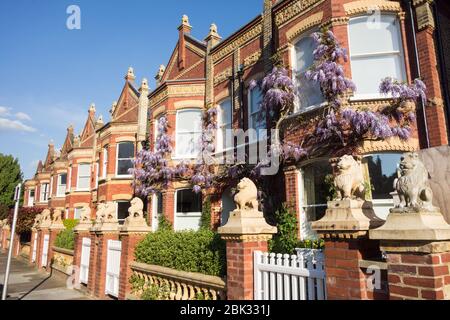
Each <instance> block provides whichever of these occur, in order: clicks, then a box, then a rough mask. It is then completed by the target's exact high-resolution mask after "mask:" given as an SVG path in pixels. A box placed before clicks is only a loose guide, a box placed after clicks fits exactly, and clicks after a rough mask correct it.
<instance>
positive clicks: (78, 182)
mask: <svg viewBox="0 0 450 320" xmlns="http://www.w3.org/2000/svg"><path fill="white" fill-rule="evenodd" d="M86 165H87V166H89V170H88V172H89V176H82V178H88V182H89V183H88V186H87V188H80V172H81V170H80V167H81V166H86ZM90 189H91V164H90V163H87V162H86V163H79V164H78V170H77V191H89V190H90Z"/></svg>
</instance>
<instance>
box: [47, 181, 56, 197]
mask: <svg viewBox="0 0 450 320" xmlns="http://www.w3.org/2000/svg"><path fill="white" fill-rule="evenodd" d="M53 178H54V177H53V176H50V182H49V192H48V200H50V199H51V198H52V191H53V183H54V182H55V179H53Z"/></svg>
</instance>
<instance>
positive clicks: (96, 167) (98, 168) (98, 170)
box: [94, 161, 100, 189]
mask: <svg viewBox="0 0 450 320" xmlns="http://www.w3.org/2000/svg"><path fill="white" fill-rule="evenodd" d="M94 176H95V189H98V179H99V176H100V165H99V161H97V162H95V172H94Z"/></svg>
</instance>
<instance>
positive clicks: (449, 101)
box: [431, 1, 450, 141]
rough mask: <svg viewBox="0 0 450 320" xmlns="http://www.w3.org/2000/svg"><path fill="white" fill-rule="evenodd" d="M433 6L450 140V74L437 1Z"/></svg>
mask: <svg viewBox="0 0 450 320" xmlns="http://www.w3.org/2000/svg"><path fill="white" fill-rule="evenodd" d="M431 8H432V12H433V18H434V21H436V44H437V51H438V61H439V72H440V74H441V89H442V93H443V98H444V101H445V106H446V108H445V110H446V113H445V116H446V119H447V136H448V140H449V141H450V93H449V92H448V87H447V86H446V84H447V83H448V81H449V80H450V79H448V75H447V73H446V70H445V59H444V48H443V46H442V41H443V40H442V33H441V28H440V26H441V23H440V20H439V19H440V18H439V15H438V14H437V12H438V8H437V5H436V2H435V1H433V2H432V3H431Z"/></svg>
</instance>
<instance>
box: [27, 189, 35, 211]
mask: <svg viewBox="0 0 450 320" xmlns="http://www.w3.org/2000/svg"><path fill="white" fill-rule="evenodd" d="M31 191H33V192H34V196H33V197H31ZM31 199H33V201H32V202H31V201H30V200H31ZM35 199H36V189H34V188H33V189H30V190H28V202H27V205H28V207H34V201H35ZM30 202H31V205H30Z"/></svg>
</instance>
